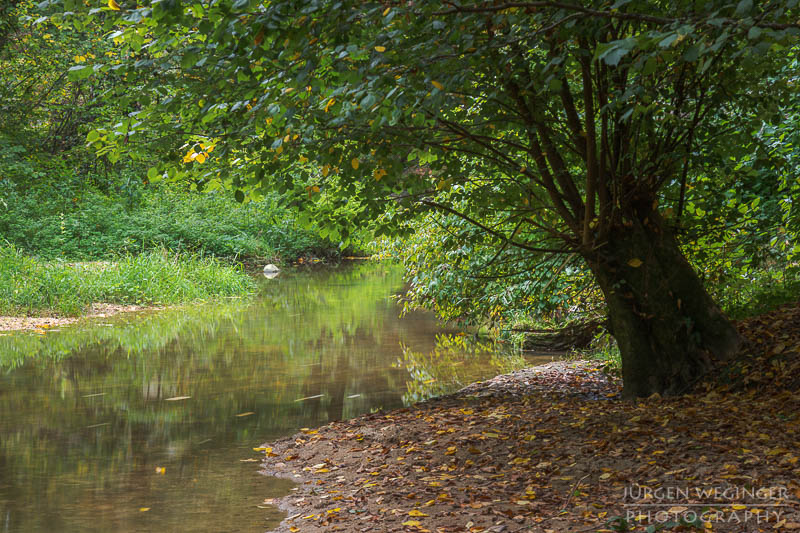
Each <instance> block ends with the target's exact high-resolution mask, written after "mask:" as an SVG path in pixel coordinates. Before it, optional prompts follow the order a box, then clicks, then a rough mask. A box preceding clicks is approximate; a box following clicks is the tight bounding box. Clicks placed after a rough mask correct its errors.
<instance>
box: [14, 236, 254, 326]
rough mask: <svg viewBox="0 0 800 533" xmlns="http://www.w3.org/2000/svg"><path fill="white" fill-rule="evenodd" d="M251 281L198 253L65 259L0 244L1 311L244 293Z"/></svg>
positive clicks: (73, 311) (76, 311)
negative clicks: (38, 256) (47, 257)
mask: <svg viewBox="0 0 800 533" xmlns="http://www.w3.org/2000/svg"><path fill="white" fill-rule="evenodd" d="M254 290H255V281H254V280H253V279H252V278H251V277H250V276H248V275H247V274H246V273H245V272H244V271H243V269H242V268H241V267H237V266H231V265H229V264H226V263H224V262H221V261H219V260H218V259H215V258H212V257H204V256H201V255H199V254H174V253H169V252H166V251H163V250H161V251H158V250H152V251H148V252H144V253H142V254H138V255H124V256H120V257H118V258H117V259H115V260H114V261H108V262H93V263H67V262H63V261H53V260H51V261H45V260H40V259H36V258H32V257H30V256H27V255H25V254H23V253H22V252H20V250H18V249H17V248H15V247H14V246H11V245H4V246H0V313H2V314H6V315H10V314H13V315H26V314H30V315H38V314H58V315H65V316H77V315H80V314H81V313H82V312H83V311H84V310H85V309H86V308H87V306H89V305H90V304H92V303H95V302H102V303H113V304H138V305H155V304H164V305H170V304H179V303H186V302H193V301H199V300H206V299H211V298H220V297H229V296H243V295H247V294H249V293H251V292H253V291H254Z"/></svg>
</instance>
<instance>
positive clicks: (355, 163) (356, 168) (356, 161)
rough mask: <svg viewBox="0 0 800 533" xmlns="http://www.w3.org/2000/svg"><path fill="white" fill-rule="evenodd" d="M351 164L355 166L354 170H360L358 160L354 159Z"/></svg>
mask: <svg viewBox="0 0 800 533" xmlns="http://www.w3.org/2000/svg"><path fill="white" fill-rule="evenodd" d="M350 164H351V165H353V170H358V158H357V157H354V158H353V160H352V161H350Z"/></svg>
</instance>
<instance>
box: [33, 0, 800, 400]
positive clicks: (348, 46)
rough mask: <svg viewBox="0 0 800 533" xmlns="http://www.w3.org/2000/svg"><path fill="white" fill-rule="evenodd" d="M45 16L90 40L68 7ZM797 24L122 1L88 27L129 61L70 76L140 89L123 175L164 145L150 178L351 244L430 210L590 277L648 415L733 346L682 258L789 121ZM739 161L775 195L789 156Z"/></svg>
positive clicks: (703, 7)
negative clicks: (255, 200) (100, 27)
mask: <svg viewBox="0 0 800 533" xmlns="http://www.w3.org/2000/svg"><path fill="white" fill-rule="evenodd" d="M41 5H42V7H43V8H44V9H50V10H51V12H52V10H53V9H55V10H56V11H57V14H56V19H57V20H62V19H63V20H71V21H73V22H74V23H75V24H76V25H77V26H78V27H80V25H81V24H83V23H84V21H85V19H84V18H83V15H78V14H76V13H77V12H78V11H81V9H82V6H81V5H80V3H79V2H76V1H75V0H49V1H46V2H43V3H42V4H41ZM59 8H60V9H61V11H60V12H58V9H59ZM799 14H800V10H799V9H798V6H797V1H794V0H792V1H780V2H779V1H775V2H764V3H758V4H756V3H754V2H752V1H751V0H741V1H739V2H732V3H731V2H725V1H720V0H708V1H699V0H698V1H681V2H660V1H656V2H653V1H638V0H617V1H615V2H610V1H584V2H571V1H567V2H550V1H532V2H480V1H467V2H421V3H414V2H408V3H392V2H386V3H377V2H375V3H369V2H368V3H364V2H350V1H333V0H317V1H310V2H294V1H279V2H258V1H254V0H253V1H250V0H199V1H195V2H185V3H182V2H180V1H179V0H161V1H153V2H144V3H142V2H132V1H121V0H116V1H115V0H109V3H108V8H102V9H93V10H91V11H90V17H93V19H92V20H95V21H102V23H103V24H105V27H106V28H107V29H108V30H109V31H110V33H109V36H108V38H109V39H110V40H112V41H113V43H114V44H115V49H116V54H115V55H114V56H113V57H111V58H109V59H108V60H107V61H94V62H92V63H89V62H87V63H86V64H81V65H78V66H75V67H73V68H72V69H71V75H72V77H73V79H79V78H84V77H88V76H93V75H94V76H97V75H100V74H102V73H104V72H110V71H114V72H117V73H118V74H119V75H120V76H121V77H122V79H124V80H126V81H127V85H126V86H125V87H119V88H118V93H117V94H116V95H115V96H114V98H117V99H118V100H119V103H120V106H121V107H122V108H126V106H127V108H130V110H129V111H128V113H127V116H126V117H124V119H123V120H121V121H119V122H118V123H117V124H116V126H114V127H108V128H104V129H98V130H96V131H94V132H92V133H90V134H89V137H88V140H89V141H90V142H92V143H94V144H95V145H96V146H97V147H98V148H99V150H100V152H101V153H106V154H109V155H111V156H112V157H115V158H116V157H120V156H121V155H123V154H125V153H128V154H136V151H137V150H141V145H138V144H137V143H136V142H135V141H136V139H138V138H142V137H144V135H143V133H142V132H152V131H154V130H155V131H157V132H158V135H157V138H158V139H159V140H160V143H161V146H162V147H164V146H167V147H168V149H167V151H168V152H169V153H171V157H172V162H171V164H170V165H168V166H166V167H163V168H162V169H160V170H156V169H152V170H151V172H150V178H151V179H158V178H160V177H161V176H162V170H163V173H164V174H166V175H169V176H175V175H176V174H180V173H181V172H186V171H187V170H188V169H191V170H192V172H193V174H194V175H195V176H197V177H196V180H197V185H198V186H199V187H206V188H218V187H221V186H223V184H226V183H227V184H231V185H232V186H233V187H234V188H236V189H237V192H236V194H237V198H238V199H240V200H244V199H245V198H246V197H247V196H255V195H257V194H259V192H260V191H266V190H272V189H278V190H280V191H282V192H284V193H286V194H287V196H288V197H290V198H291V199H292V202H293V203H294V204H295V205H298V206H300V207H309V206H311V205H313V207H314V213H315V223H317V224H324V225H327V226H328V227H329V230H328V231H329V234H330V235H332V236H333V237H336V238H341V239H344V240H346V238H347V235H348V225H352V224H377V226H379V227H380V228H382V229H384V230H387V231H388V230H393V229H396V228H398V227H403V226H401V225H398V224H397V223H398V221H399V220H406V219H408V218H410V217H413V216H417V215H418V214H419V213H420V211H425V210H435V211H438V212H442V213H445V214H447V215H449V216H451V217H457V218H460V219H461V220H463V221H466V222H467V223H469V224H471V225H472V226H474V227H476V228H478V229H479V230H480V232H481V234H482V236H483V238H485V239H488V240H489V241H490V242H493V243H495V246H497V247H499V248H501V249H506V248H509V247H512V248H516V249H519V250H521V251H523V252H524V253H525V256H526V257H529V258H530V261H531V263H530V264H531V265H533V264H535V263H536V261H539V260H541V259H540V258H541V256H542V255H543V254H548V255H549V254H556V255H560V256H566V257H567V258H572V257H579V258H581V259H582V261H583V264H584V265H586V267H587V268H588V269H589V270H590V271H591V272H592V274H593V275H594V278H595V280H596V281H597V283H598V284H599V286H600V288H601V290H602V292H603V294H604V295H605V298H606V303H607V305H608V308H609V313H610V317H611V327H612V329H613V332H614V334H615V336H616V337H617V341H618V342H619V344H620V348H621V351H622V355H623V373H624V375H625V379H626V388H627V391H628V393H629V394H630V395H634V396H639V395H648V394H650V393H652V392H679V391H681V390H684V389H685V387H686V386H688V384H689V383H690V382H691V381H692V380H693V379H694V377H695V376H697V375H698V374H701V373H702V372H704V371H705V370H706V369H707V368H708V366H709V365H710V361H711V359H714V358H725V357H728V356H730V355H731V353H732V352H734V351H735V350H736V347H737V346H738V339H737V336H736V334H735V331H734V330H733V328H732V327H731V326H730V324H728V323H727V321H726V320H725V318H724V317H723V316H722V314H721V313H720V312H719V309H718V308H717V307H716V305H715V304H714V302H713V301H712V300H711V298H709V297H708V294H707V293H706V291H705V289H704V287H703V286H702V283H701V282H700V281H699V279H698V278H697V276H696V274H695V273H694V272H693V271H692V269H691V268H690V267H689V266H688V263H686V260H685V259H684V257H683V254H682V252H681V250H680V248H679V239H680V238H682V237H681V236H682V235H686V234H687V233H689V232H691V231H695V230H696V229H697V228H696V227H693V226H692V224H689V222H690V221H691V222H692V223H694V224H695V226H696V223H697V222H698V221H699V222H701V223H702V222H709V221H708V220H707V218H706V217H704V216H703V215H704V214H705V213H706V211H705V210H704V208H703V207H700V210H699V211H698V208H697V206H696V205H694V203H692V204H691V205H690V202H689V201H688V200H687V198H689V196H691V193H690V192H689V191H691V190H692V189H695V188H696V187H708V188H709V189H710V190H712V191H713V190H715V189H717V188H724V189H728V188H729V187H731V186H735V185H732V180H731V175H730V174H727V171H728V170H729V169H730V168H731V160H732V159H733V160H737V159H740V158H742V157H745V154H743V153H741V152H737V151H736V150H732V149H731V146H748V147H752V146H753V145H754V144H758V143H759V141H760V139H763V137H761V138H760V137H758V136H757V135H756V133H757V132H759V131H763V130H764V127H765V125H772V126H766V127H773V128H780V127H781V124H782V123H783V120H784V115H785V114H786V113H787V112H788V110H791V109H792V107H793V106H795V107H796V101H797V99H796V94H797V85H796V83H797V67H798V65H797V61H796V60H795V59H794V54H795V53H796V51H797V37H798V34H800V27H799V26H798V23H797V20H798V15H799ZM98 59H101V58H98ZM132 88H133V89H132ZM109 97H111V96H109ZM747 152H748V153H747V157H751V156H753V157H755V159H756V160H757V161H756V163H757V164H756V166H757V168H758V169H760V170H763V169H768V170H769V171H771V172H773V174H771V175H772V176H776V175H778V174H780V167H781V165H783V164H784V161H783V160H781V158H780V157H776V154H775V153H774V151H773V152H770V150H768V149H752V148H750V149H749V150H748V151H747ZM769 175H770V174H766V173H762V174H761V177H762V178H763V177H764V176H769ZM791 186H793V185H792V184H791V183H787V184H785V185H784V186H783V189H781V187H782V186H781V185H777V186H773V187H771V188H770V186H769V184H768V183H765V184H762V185H759V187H763V189H764V190H768V189H769V190H772V191H775V190H776V189H781V190H786V187H791ZM717 198H721V197H719V196H718V197H717ZM715 202H716V203H717V204H720V203H721V204H724V202H720V201H718V200H715ZM778 209H779V210H780V209H782V207H779V208H778ZM790 209H796V207H794V208H790ZM689 210H693V212H692V213H690V214H691V215H692V216H691V217H690V216H689V214H687V211H689ZM695 215H696V216H695ZM793 216H795V217H796V214H795V215H793ZM690 219H691V220H690ZM711 222H712V223H713V222H714V221H711Z"/></svg>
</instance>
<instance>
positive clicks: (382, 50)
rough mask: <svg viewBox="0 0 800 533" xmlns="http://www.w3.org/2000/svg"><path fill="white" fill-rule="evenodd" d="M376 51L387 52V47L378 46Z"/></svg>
mask: <svg viewBox="0 0 800 533" xmlns="http://www.w3.org/2000/svg"><path fill="white" fill-rule="evenodd" d="M375 51H376V52H385V51H386V47H385V46H376V47H375Z"/></svg>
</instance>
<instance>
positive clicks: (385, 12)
mask: <svg viewBox="0 0 800 533" xmlns="http://www.w3.org/2000/svg"><path fill="white" fill-rule="evenodd" d="M391 10H392V8H391V7H387V8H386V9H384V10H383V16H384V17H385V16H386V15H388V14H389V11H391Z"/></svg>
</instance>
